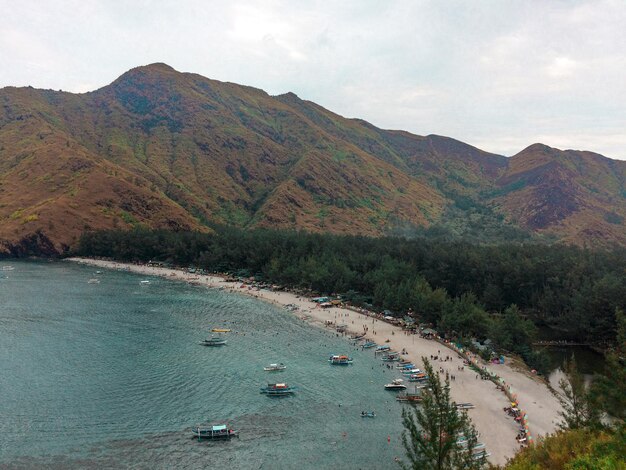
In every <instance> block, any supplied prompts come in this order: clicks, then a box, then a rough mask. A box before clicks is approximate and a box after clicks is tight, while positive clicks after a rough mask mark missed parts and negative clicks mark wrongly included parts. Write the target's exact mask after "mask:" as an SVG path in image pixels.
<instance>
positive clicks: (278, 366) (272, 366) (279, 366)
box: [263, 362, 287, 372]
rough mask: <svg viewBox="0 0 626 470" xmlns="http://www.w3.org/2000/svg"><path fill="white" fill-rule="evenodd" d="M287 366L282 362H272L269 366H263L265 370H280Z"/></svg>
mask: <svg viewBox="0 0 626 470" xmlns="http://www.w3.org/2000/svg"><path fill="white" fill-rule="evenodd" d="M286 368H287V366H286V365H285V364H283V363H282V362H281V363H280V364H270V365H269V366H267V367H263V370H266V371H268V372H277V371H279V370H285V369H286Z"/></svg>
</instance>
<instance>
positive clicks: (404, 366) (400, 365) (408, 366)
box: [396, 362, 417, 370]
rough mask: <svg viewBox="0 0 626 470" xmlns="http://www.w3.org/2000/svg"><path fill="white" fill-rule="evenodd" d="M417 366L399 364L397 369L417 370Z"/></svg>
mask: <svg viewBox="0 0 626 470" xmlns="http://www.w3.org/2000/svg"><path fill="white" fill-rule="evenodd" d="M416 368H417V367H416V365H415V364H413V363H412V362H399V363H398V364H396V369H402V370H406V369H416Z"/></svg>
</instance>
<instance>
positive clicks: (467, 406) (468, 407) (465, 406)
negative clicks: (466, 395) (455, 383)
mask: <svg viewBox="0 0 626 470" xmlns="http://www.w3.org/2000/svg"><path fill="white" fill-rule="evenodd" d="M456 407H457V409H459V410H472V409H474V408H475V406H474V405H473V404H472V403H457V404H456Z"/></svg>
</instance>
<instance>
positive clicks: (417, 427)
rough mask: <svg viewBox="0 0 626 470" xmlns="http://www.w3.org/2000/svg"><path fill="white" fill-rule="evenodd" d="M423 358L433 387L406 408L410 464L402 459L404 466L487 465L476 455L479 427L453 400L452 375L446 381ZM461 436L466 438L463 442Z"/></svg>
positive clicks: (441, 469)
mask: <svg viewBox="0 0 626 470" xmlns="http://www.w3.org/2000/svg"><path fill="white" fill-rule="evenodd" d="M422 360H423V362H424V370H425V372H426V375H427V376H428V387H429V388H430V390H429V389H427V388H426V389H423V390H424V392H423V394H422V396H423V400H422V402H421V403H420V405H419V406H417V407H416V408H414V409H413V410H412V411H407V410H406V409H404V410H402V423H403V425H404V429H405V431H404V433H403V434H402V444H403V446H404V449H405V451H406V457H407V459H408V460H409V463H410V464H409V465H408V466H407V465H406V464H405V463H404V462H400V466H401V467H402V468H403V469H420V470H447V469H468V470H469V469H480V468H482V467H484V465H485V458H484V456H481V457H477V458H475V455H474V453H473V450H472V449H473V448H474V447H475V446H476V444H477V443H478V436H477V433H476V429H475V428H474V426H473V425H472V422H471V420H470V418H469V417H468V416H467V412H465V411H464V412H459V411H458V410H457V408H456V405H455V404H454V403H453V402H452V400H451V398H450V381H449V379H448V378H446V380H445V382H444V383H443V384H442V383H441V380H440V378H439V375H438V374H437V373H436V372H435V371H434V370H433V368H432V366H431V365H430V362H429V361H428V359H426V358H425V357H423V358H422ZM460 439H465V442H464V443H463V444H461V443H460V442H459V440H460Z"/></svg>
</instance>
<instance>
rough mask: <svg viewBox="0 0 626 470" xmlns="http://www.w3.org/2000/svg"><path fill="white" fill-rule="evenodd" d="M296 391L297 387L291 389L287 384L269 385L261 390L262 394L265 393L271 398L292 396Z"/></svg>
mask: <svg viewBox="0 0 626 470" xmlns="http://www.w3.org/2000/svg"><path fill="white" fill-rule="evenodd" d="M295 391H296V387H290V386H289V385H287V384H286V383H279V384H267V387H262V388H261V393H265V394H266V395H270V396H285V395H291V394H292V393H293V392H295Z"/></svg>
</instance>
